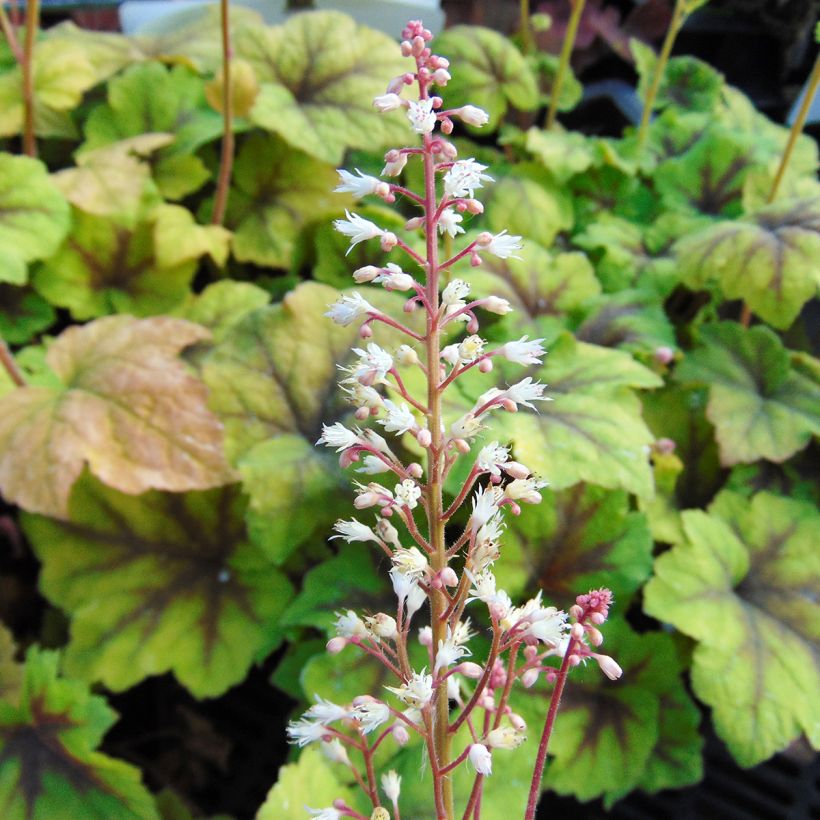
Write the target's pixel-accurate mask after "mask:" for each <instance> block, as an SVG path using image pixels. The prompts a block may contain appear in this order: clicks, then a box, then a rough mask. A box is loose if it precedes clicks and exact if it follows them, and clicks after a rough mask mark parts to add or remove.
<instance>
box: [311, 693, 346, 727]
mask: <svg viewBox="0 0 820 820" xmlns="http://www.w3.org/2000/svg"><path fill="white" fill-rule="evenodd" d="M315 698H316V703H314V704H313V706H311V707H310V709H308V710H307V712H305V715H304V716H305V718H306V719H308V720H315V721H318V722H319V723H324V724H325V725H327V724H328V723H333V722H334V721H336V720H343V719H344V718H346V717H347V716H348V714H349V712H350V710H349V709H347V708H346V707H344V706H339V705H338V704H336V703H333V702H332V701H329V700H325V699H324V698H321V697H319V695H316V696H315Z"/></svg>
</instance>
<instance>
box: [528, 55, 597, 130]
mask: <svg viewBox="0 0 820 820" xmlns="http://www.w3.org/2000/svg"><path fill="white" fill-rule="evenodd" d="M527 62H528V63H529V64H530V65H531V66H532V69H533V71H534V72H535V75H536V77H537V81H538V89H539V91H540V97H539V99H540V102H541V104H542V105H549V103H550V101H551V100H552V97H553V89H554V87H555V78H556V77H557V76H558V71H559V68H560V65H561V61H560V58H559V56H558V55H557V54H549V53H548V52H546V51H540V50H539V51H536V52H534V53H532V54H528V55H527ZM583 93H584V87H583V86H582V85H581V83H580V82H579V81H578V78H577V77H576V76H575V72H574V71H573V70H572V66H571V65H567V66H565V68H564V79H563V85H562V86H561V91H560V92H559V96H558V110H559V111H571V110H572V109H573V108H575V106H576V105H578V103H579V102H580V101H581V97H582V96H583ZM545 133H547V132H545Z"/></svg>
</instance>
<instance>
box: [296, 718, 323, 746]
mask: <svg viewBox="0 0 820 820" xmlns="http://www.w3.org/2000/svg"><path fill="white" fill-rule="evenodd" d="M287 732H288V743H295V744H296V745H297V746H307V745H308V743H315V742H316V741H318V740H321V739H322V738H324V737H327V735H328V730H327V727H326V726H323V725H322V724H321V723H318V722H317V721H315V720H306V719H305V718H302V719H300V720H292V721H291V722H290V723H288V728H287Z"/></svg>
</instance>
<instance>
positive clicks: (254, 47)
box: [235, 11, 412, 164]
mask: <svg viewBox="0 0 820 820" xmlns="http://www.w3.org/2000/svg"><path fill="white" fill-rule="evenodd" d="M235 39H236V53H237V56H239V57H241V58H243V59H245V60H247V61H248V62H249V63H250V64H251V66H252V67H253V69H254V71H255V72H256V76H257V78H258V80H259V82H260V90H259V95H258V96H257V98H256V104H255V106H254V107H253V109H252V111H251V113H250V119H251V120H252V121H253V122H254V123H255V124H256V125H259V126H261V127H262V128H265V129H267V130H268V131H272V132H274V133H275V134H278V135H279V136H280V137H281V138H282V139H283V140H285V141H287V142H288V143H290V145H292V146H293V147H294V148H298V149H299V150H301V151H304V152H306V153H307V154H310V155H311V156H312V157H316V158H317V159H320V160H323V161H325V162H330V163H335V164H338V163H340V162H341V161H342V157H343V156H344V152H345V149H346V148H362V149H365V150H376V149H378V148H382V147H384V146H387V145H390V144H392V143H394V142H398V143H401V144H403V141H404V140H405V139H406V136H407V132H408V123H407V120H406V119H405V118H404V116H403V114H402V113H401V112H398V111H397V112H394V113H392V114H390V115H384V114H379V113H378V112H377V111H376V110H375V109H374V108H373V105H372V102H373V97H375V96H377V95H378V94H383V93H384V83H385V79H384V78H385V77H395V76H397V75H399V74H403V73H404V72H406V71H409V70H412V69H411V67H412V62H410V61H409V60H407V59H405V58H403V57H402V56H401V53H400V52H399V49H398V47H397V46H396V43H395V41H394V40H392V39H391V38H390V37H388V36H387V35H385V34H382V33H381V32H379V31H375V30H374V29H371V28H368V27H367V26H362V25H359V24H358V23H356V22H355V21H354V20H353V19H352V18H350V17H348V16H347V15H344V14H341V13H339V12H331V11H321V12H314V13H309V14H298V15H294V16H293V17H291V18H290V20H288V22H287V23H285V25H283V26H277V27H275V28H264V27H261V26H260V27H253V28H252V27H247V28H245V29H243V30H240V31H239V32H238V33H237V36H236V38H235Z"/></svg>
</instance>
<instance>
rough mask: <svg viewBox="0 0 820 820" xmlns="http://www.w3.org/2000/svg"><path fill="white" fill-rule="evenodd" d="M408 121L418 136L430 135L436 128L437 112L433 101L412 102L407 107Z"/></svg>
mask: <svg viewBox="0 0 820 820" xmlns="http://www.w3.org/2000/svg"><path fill="white" fill-rule="evenodd" d="M407 119H408V120H410V125H411V126H412V128H413V130H414V131H415V132H416V133H417V134H429V133H430V132H431V131H432V130H433V129H434V128H435V127H436V112H435V111H433V101H432V100H419V101H418V102H416V101H414V100H411V101H410V102H409V104H408V106H407Z"/></svg>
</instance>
